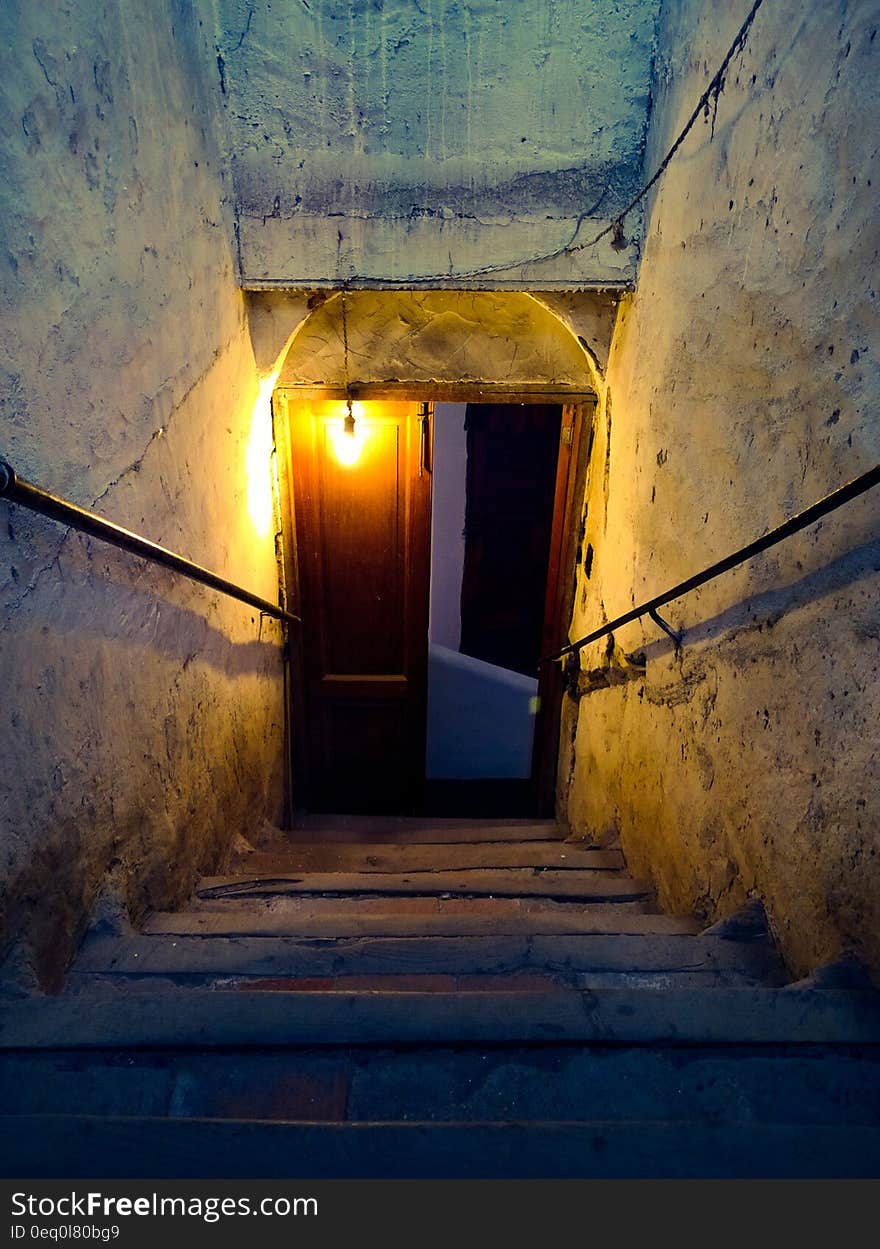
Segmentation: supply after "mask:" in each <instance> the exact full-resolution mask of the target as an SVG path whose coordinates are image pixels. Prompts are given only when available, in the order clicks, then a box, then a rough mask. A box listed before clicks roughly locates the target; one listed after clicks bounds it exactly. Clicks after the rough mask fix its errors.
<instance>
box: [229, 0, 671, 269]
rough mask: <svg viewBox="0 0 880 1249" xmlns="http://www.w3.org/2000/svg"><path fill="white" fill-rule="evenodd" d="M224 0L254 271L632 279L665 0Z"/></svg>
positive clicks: (237, 164)
mask: <svg viewBox="0 0 880 1249" xmlns="http://www.w3.org/2000/svg"><path fill="white" fill-rule="evenodd" d="M216 4H217V20H218V29H217V81H218V85H219V88H220V92H221V94H222V96H223V99H224V102H225V106H226V115H227V120H228V124H229V130H230V146H231V150H232V167H233V173H234V182H235V193H236V201H237V208H238V229H239V246H240V262H241V272H242V277H243V281H244V283H245V285H248V284H250V283H260V282H278V283H281V284H285V285H292V286H312V285H330V286H332V285H338V284H339V282H340V281H341V280H343V279H351V278H355V277H357V276H360V277H363V278H366V279H376V280H380V281H381V280H389V281H396V282H402V283H403V284H404V285H405V284H406V279H407V276H408V275H413V276H419V277H424V276H427V275H439V276H438V277H437V280H436V283H435V284H436V285H438V286H440V285H443V284H444V281H445V275H447V274H449V273H450V272H453V271H463V272H469V271H471V270H473V269H480V268H482V267H483V266H484V265H486V264H487V263H491V264H496V265H497V264H504V265H507V266H508V267H507V268H506V270H505V272H503V273H500V274H489V275H479V274H476V275H474V277H473V278H472V279H470V285H472V286H473V285H476V286H483V285H485V286H496V285H499V284H500V285H502V286H505V285H506V286H509V287H512V288H513V289H540V288H542V287H544V288H549V287H551V286H553V285H556V284H558V285H560V286H561V287H563V288H564V289H571V288H572V287H577V286H578V285H581V284H583V283H587V284H589V283H597V282H602V281H606V282H611V283H614V282H617V283H626V282H628V281H630V280H631V279H632V278H633V276H634V264H635V260H636V256H637V247H636V242H635V241H634V240H637V238H638V220H637V215H636V216H634V218H633V220H631V221H630V223H629V225H630V230H629V234H630V242H629V244H628V245H627V246H625V247H624V248H623V249H621V250H615V249H614V248H612V247H611V246H610V239H609V237H606V238H605V239H604V240H603V241H602V242H601V243H600V244H598V245H596V246H595V247H592V248H589V249H586V250H584V251H582V252H578V253H575V254H574V255H572V256H562V257H559V258H557V259H555V260H549V261H546V262H543V263H541V264H522V263H521V261H523V260H524V259H526V258H528V257H531V256H535V255H543V254H546V253H548V252H551V251H553V250H554V249H557V248H561V247H562V246H564V245H565V244H567V243H568V242H570V241H571V240H572V238H573V237H574V235H575V233H576V232H577V231H578V222H579V219H580V221H581V227H580V231H579V233H578V240H579V241H583V240H589V239H590V238H592V237H593V235H595V234H596V233H598V230H599V229H601V228H602V227H603V226H604V225H606V224H607V223H608V221H609V220H610V218H611V217H612V216H613V214H614V212H615V211H616V210H619V209H620V208H621V207H622V206H623V205H624V204H625V203H626V202H627V200H628V199H629V197H630V196H631V195H632V194H633V192H634V191H635V189H636V187H637V185H638V181H639V177H640V174H641V159H642V150H643V144H644V136H645V127H646V121H647V112H648V98H649V96H648V91H649V81H650V70H651V58H652V55H653V50H654V34H655V24H656V16H657V9H658V0H616V2H615V3H614V4H607V3H602V4H587V5H585V4H582V3H580V2H579V0H552V2H551V0H548V2H547V3H544V4H535V3H533V2H532V0H363V2H359V3H349V2H348V0H346V2H345V3H343V2H342V0H322V2H321V3H320V4H301V3H294V4H276V5H271V4H267V3H266V2H265V0H216ZM452 284H453V285H461V283H460V282H458V283H456V282H455V281H454V280H453V281H452Z"/></svg>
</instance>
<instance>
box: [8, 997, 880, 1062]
mask: <svg viewBox="0 0 880 1249" xmlns="http://www.w3.org/2000/svg"><path fill="white" fill-rule="evenodd" d="M510 999H511V995H510V994H509V993H505V992H498V991H492V992H474V993H466V994H463V993H444V992H437V993H419V992H414V993H412V992H396V991H388V992H365V993H352V992H329V993H327V992H302V993H286V992H273V993H263V992H252V991H247V990H242V991H232V992H223V991H219V990H210V989H198V988H195V989H194V988H184V989H180V990H179V991H177V992H176V993H175V992H167V991H154V992H150V991H148V990H147V991H144V990H141V989H136V990H131V991H127V992H126V993H125V995H124V1003H125V1008H124V1010H120V1009H119V1001H120V995H119V994H106V995H102V994H80V995H75V994H71V995H62V996H59V997H47V998H38V999H24V1000H16V1001H14V1002H11V1003H10V1004H9V1005H8V1006H7V1008H6V1010H5V1011H4V1013H3V1015H2V1017H0V1049H4V1050H9V1049H20V1048H32V1047H36V1048H68V1049H69V1048H82V1047H87V1048H89V1047H95V1046H100V1047H107V1046H130V1047H132V1048H134V1049H137V1048H141V1047H145V1046H146V1047H149V1046H168V1047H172V1048H175V1047H188V1046H198V1047H218V1046H234V1045H241V1046H251V1045H256V1046H260V1047H271V1046H273V1045H303V1044H311V1043H315V1044H334V1045H340V1044H422V1043H425V1042H430V1043H433V1044H436V1043H439V1042H450V1043H454V1042H467V1041H473V1042H479V1041H482V1042H496V1043H497V1042H511V1041H523V1042H525V1041H562V1040H566V1041H600V1042H603V1043H605V1044H621V1043H631V1042H638V1043H652V1042H665V1041H676V1042H679V1043H681V1042H684V1041H695V1042H701V1043H707V1044H717V1043H724V1044H727V1043H744V1042H753V1043H768V1042H776V1043H787V1042H799V1043H815V1044H821V1043H849V1044H877V1043H880V994H878V993H876V992H874V991H870V992H869V991H865V990H830V989H824V990H822V989H820V990H817V989H811V990H799V989H792V988H787V989H786V988H784V989H778V988H765V987H761V988H751V987H750V988H713V989H711V990H709V991H706V990H705V989H677V988H675V989H670V990H667V991H663V992H657V991H656V990H653V989H644V988H634V989H628V988H610V989H596V990H588V991H576V990H573V989H561V990H558V991H552V992H533V993H532V992H530V993H522V994H520V995H518V1003H517V1009H516V1010H514V1011H512V1010H511V1009H510Z"/></svg>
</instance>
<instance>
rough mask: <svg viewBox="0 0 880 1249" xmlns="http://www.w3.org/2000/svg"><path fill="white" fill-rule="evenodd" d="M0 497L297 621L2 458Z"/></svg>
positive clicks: (265, 612) (296, 619) (269, 612)
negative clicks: (64, 496)
mask: <svg viewBox="0 0 880 1249" xmlns="http://www.w3.org/2000/svg"><path fill="white" fill-rule="evenodd" d="M0 499H8V500H9V502H10V503H18V504H19V505H20V506H21V507H27V508H30V510H31V511H32V512H39V513H40V515H41V516H48V517H49V519H50V520H57V521H60V523H61V524H63V525H69V526H70V527H71V528H72V529H78V530H79V531H80V532H81V533H87V534H90V535H91V537H93V538H100V539H101V541H102V542H109V543H110V545H111V546H117V547H119V548H120V549H121V550H123V551H128V552H129V553H130V554H132V555H137V556H139V557H140V558H141V559H147V560H150V561H151V562H152V563H154V564H161V565H162V567H163V568H170V569H172V570H173V571H174V572H178V573H180V574H181V575H182V576H184V577H188V578H189V579H190V581H198V582H200V583H201V584H202V585H206V586H209V587H210V588H211V589H212V590H219V591H220V593H221V594H227V595H228V596H229V597H230V598H234V599H238V600H239V602H241V603H247V604H248V605H249V606H250V607H256V608H257V609H258V610H259V611H260V612H261V613H262V614H263V615H265V616H272V617H273V618H274V619H275V620H284V621H287V622H288V623H289V624H299V623H300V618H299V616H295V615H294V614H293V612H289V611H285V610H284V608H283V607H279V606H278V605H277V603H270V602H269V600H268V599H265V598H260V596H259V595H258V594H251V592H250V590H245V589H243V588H242V586H240V585H236V584H235V582H234V581H227V579H226V578H225V577H219V576H218V575H217V573H214V572H211V571H209V569H207V568H202V566H201V564H194V563H193V561H192V560H189V559H186V558H185V557H184V556H183V555H177V554H175V552H174V551H169V550H168V548H167V547H164V546H160V545H159V544H158V542H151V541H150V540H149V539H148V538H142V537H140V536H139V535H138V534H136V533H132V532H131V530H130V529H123V527H122V526H121V525H117V524H115V523H114V522H113V521H112V520H105V519H104V517H103V516H98V515H96V513H94V512H90V511H88V510H87V509H86V508H84V507H79V506H78V505H77V504H76V503H71V502H70V501H69V500H68V499H62V498H59V496H58V495H55V494H50V493H49V491H48V490H43V489H41V488H40V487H39V486H35V485H34V484H33V482H31V481H27V480H25V478H23V477H19V476H18V474H17V473H16V472H15V470H14V469H13V467H12V465H11V464H9V463H7V461H6V460H2V459H0Z"/></svg>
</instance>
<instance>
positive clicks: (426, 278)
mask: <svg viewBox="0 0 880 1249" xmlns="http://www.w3.org/2000/svg"><path fill="white" fill-rule="evenodd" d="M763 3H764V0H753V3H752V7H751V8H750V9H749V12H748V14H747V16H746V19H745V21H744V22H743V24H742V25H741V26H740V28H739V30H738V31H737V33H736V36H735V37H734V40H733V43H731V45H730V47H729V48H728V49H727V53H726V55H725V57H724V59H723V61H722V62H721V64H720V65H719V67H718V69H717V70H716V71H715V73H714V74H713V76H712V78H711V80H710V82H709V85H708V86H707V87H706V90H705V91H704V92H703V94H702V95H701V96H700V98H699V100H698V101H697V103H696V105H695V106H694V109H693V112H692V113H691V115H690V117H688V119H687V121H686V122H685V124H684V126H683V127H682V129H681V131H680V132H679V134H678V137H677V138H676V140H675V142H674V143H673V144H672V146H671V147H670V149H669V151H668V152H667V153H666V155H665V156H664V157H663V160H662V161H661V162H660V164H659V165H658V166H657V169H656V170H655V171H654V173H653V174H652V176H651V177H650V178H649V179H648V181H647V182H645V183H644V184H643V186H642V187H641V188H640V189H639V190H638V191H637V192H636V194H635V195H634V196H633V197H632V199H631V200H630V201H629V202H628V203H627V204H626V205H625V206H624V207H623V208H622V209H621V210H620V212H619V213H616V214H615V215H614V217H613V218H612V219H611V221H610V222H609V223H608V225H607V226H605V228H604V229H602V230H600V231H599V233H598V234H597V235H596V236H595V237H594V238H591V239H590V240H589V242H586V243H579V242H578V241H577V238H578V235H579V234H580V232H581V227H582V225H583V223H584V221H585V219H586V217H587V215H588V212H589V210H587V212H585V213H581V214H580V216H579V217H578V219H577V224H576V226H575V229H574V233H573V234H572V236H571V238H570V239H569V240H568V242H567V243H563V244H562V245H561V246H560V247H557V248H555V249H554V250H553V251H549V252H541V253H539V254H537V255H533V256H526V257H523V258H521V259H520V260H511V261H505V262H504V263H500V264H498V263H496V264H490V265H481V266H480V267H479V268H476V269H463V270H458V271H457V272H452V271H450V272H447V273H426V274H413V273H410V274H407V275H406V276H404V277H401V278H395V279H394V282H395V285H400V284H406V285H411V286H421V285H424V284H426V283H434V282H449V281H461V280H464V279H467V278H480V277H488V276H489V275H491V274H494V273H506V272H508V271H509V270H510V269H521V268H527V267H528V266H529V265H535V264H544V263H546V262H547V261H550V260H557V259H558V258H559V257H560V256H570V255H573V254H574V253H575V252H579V251H585V250H586V249H588V248H590V247H595V246H596V244H597V243H599V242H601V240H602V239H603V238H605V237H606V235H608V234H611V235H612V241H611V246H612V247H615V248H616V249H620V248H622V247H625V246H626V239H625V237H624V234H623V222H624V219H625V218H626V217H627V216H628V215H629V213H631V212H632V210H633V209H634V208H635V207H636V206H637V205H638V204H640V203H641V201H642V200H643V199H644V198H645V196H646V195H647V194H648V192H649V191H650V190H651V188H652V187H653V186H655V185H656V183H657V182H658V181H659V179H660V178H661V177H662V176H663V174H664V173H665V172H666V170H667V168H668V166H669V164H670V162H671V161H672V160H673V159H674V157H675V155H676V153H677V152H678V150H679V148H680V147H681V145H682V143H684V141H685V139H686V138H687V136H688V135H689V134H690V132H691V130H692V129H693V127H694V124H695V123H696V120H697V118H698V117H699V116H700V114H701V113H702V114H703V115H704V117H705V118H706V120H707V121H708V120H709V108H710V105H712V106H713V110H714V111H713V118H712V127H713V133H714V126H715V121H714V114H715V113H717V110H718V97H719V96H720V95H721V92H722V91H723V90H724V81H725V77H726V75H727V70H728V67H729V66H730V62H731V61H732V60H733V58H734V57H735V56H736V55H737V54H738V53H740V52H742V50H743V48H744V47H745V44H746V40H747V39H748V36H749V31H750V29H751V26H752V23H753V22H754V20H755V16H756V15H757V12H758V10H759V9H760V7H761V5H762V4H763ZM380 280H381V281H387V280H388V279H387V278H382V279H378V278H369V277H366V276H364V275H361V274H357V275H351V276H349V277H348V278H347V279H346V281H345V282H343V283H341V286H340V289H342V290H346V289H349V288H350V287H351V286H352V284H353V283H355V282H370V281H380Z"/></svg>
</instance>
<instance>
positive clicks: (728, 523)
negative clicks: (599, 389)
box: [568, 0, 880, 970]
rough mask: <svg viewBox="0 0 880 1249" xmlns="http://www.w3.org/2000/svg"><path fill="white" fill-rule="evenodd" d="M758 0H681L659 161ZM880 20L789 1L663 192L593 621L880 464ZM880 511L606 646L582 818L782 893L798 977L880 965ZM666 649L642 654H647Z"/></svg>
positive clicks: (732, 880)
mask: <svg viewBox="0 0 880 1249" xmlns="http://www.w3.org/2000/svg"><path fill="white" fill-rule="evenodd" d="M747 7H748V6H747V5H746V4H745V3H743V4H737V5H731V6H718V5H706V4H704V3H702V0H670V2H669V3H667V4H666V5H665V6H664V20H663V25H662V29H661V35H660V57H659V60H658V66H657V82H656V89H655V102H654V110H653V121H652V129H651V133H650V137H649V151H648V166H649V168H653V167H654V165H655V163H656V161H657V160H658V159H659V158H660V156H661V155H662V154H663V152H664V151H665V150H666V148H667V147H668V145H669V144H670V142H671V141H672V139H673V138H674V137H675V135H676V134H677V133H678V130H679V129H680V127H681V125H682V124H683V123H684V121H685V119H686V118H687V116H688V114H689V112H690V110H691V109H692V107H693V105H694V103H695V101H696V99H697V98H698V97H699V95H700V92H701V91H702V90H703V88H704V87H705V85H706V83H707V82H708V80H709V77H710V76H711V74H712V73H713V72H714V69H715V67H716V66H717V65H718V64H719V63H720V61H721V58H722V56H723V54H724V52H725V51H726V49H727V47H728V45H729V43H730V41H731V39H732V38H733V36H734V34H735V32H736V30H737V28H738V26H739V23H740V21H741V20H742V18H743V17H744V15H745V12H746V10H747ZM878 29H880V9H878V6H877V5H876V4H875V3H867V4H866V3H841V2H840V0H835V2H834V3H829V4H823V5H819V4H811V5H806V6H804V5H802V4H800V3H798V0H774V3H773V4H769V3H768V4H765V5H764V6H763V8H762V9H761V10H760V12H759V13H758V16H757V17H756V20H755V23H754V27H753V31H752V34H751V37H750V39H749V42H748V45H747V47H746V49H745V52H744V54H743V55H742V56H741V57H738V58H736V59H735V60H734V62H733V65H732V67H731V72H730V75H729V77H728V80H727V83H726V88H725V91H724V93H723V95H722V96H721V98H720V100H719V102H718V109H717V117H716V118H715V120H714V134H713V129H712V124H711V120H710V122H709V123H706V124H704V123H703V122H702V120H701V121H700V122H698V124H697V127H696V129H695V131H694V132H693V133H692V134H691V136H690V137H689V138H688V139H687V141H686V143H685V146H684V147H683V149H682V150H681V153H680V154H679V156H678V157H677V158H676V159H675V161H674V162H673V164H672V165H671V166H670V168H669V171H668V172H667V174H666V175H665V177H664V178H663V180H662V181H661V183H660V185H659V189H658V190H657V192H656V194H655V195H654V197H653V199H652V200H651V202H650V204H649V205H648V220H647V233H646V241H645V246H644V256H643V261H642V265H641V271H640V276H639V281H638V287H637V291H636V293H635V295H634V297H632V299H631V300H627V301H626V302H625V303H624V305H623V306H622V308H621V311H620V314H619V320H618V325H617V329H616V333H615V337H614V341H613V344H612V349H611V353H610V360H609V365H608V373H607V381H608V390H607V393H606V395H605V396H604V403H603V405H602V407H601V409H600V412H599V415H598V422H597V430H596V438H595V443H594V447H593V453H592V460H591V466H590V479H589V485H588V494H587V506H588V512H587V526H586V534H585V551H586V552H587V556H588V559H587V562H588V563H591V568H590V575H589V578H587V577H586V576H585V574H584V572H582V573H581V579H580V583H579V590H578V596H577V605H576V610H575V616H574V621H573V626H572V636H577V635H581V634H584V633H586V632H587V631H588V630H589V629H590V628H591V627H594V626H595V625H596V624H597V623H598V622H600V621H601V620H603V619H606V620H607V619H610V618H612V617H613V616H615V615H617V614H619V613H621V612H622V611H625V610H626V609H627V608H628V607H630V606H631V605H633V603H634V602H635V601H637V600H639V599H642V598H646V597H648V596H649V595H651V594H654V593H658V592H660V591H662V590H663V589H665V588H667V586H669V585H671V584H674V583H675V582H676V581H678V580H680V579H682V578H683V577H684V576H686V575H688V574H690V573H692V572H694V571H696V570H697V569H698V568H700V567H702V566H704V565H706V564H708V563H710V562H711V561H713V560H715V559H717V558H719V557H721V556H723V555H724V554H726V553H727V552H728V551H730V550H731V549H733V548H734V547H736V546H738V545H740V544H742V543H744V542H746V541H748V540H749V539H751V538H753V537H755V536H757V535H759V534H760V533H762V532H764V531H765V530H766V529H768V528H770V527H772V526H773V525H775V524H777V523H779V522H780V521H782V520H783V519H785V518H786V517H787V516H789V515H791V514H792V513H793V512H795V511H797V510H799V509H800V508H802V507H803V506H806V505H808V504H810V503H811V502H813V501H814V500H815V499H817V498H818V497H820V496H821V495H823V494H825V493H827V492H828V491H829V490H830V489H832V488H833V487H835V486H837V485H839V484H841V483H843V482H844V481H846V480H848V479H850V478H851V477H853V476H855V475H856V474H857V473H859V472H860V471H863V470H865V469H866V468H868V467H870V466H871V465H872V464H874V463H875V462H876V461H877V459H878V452H880V424H878V419H877V412H878V390H880V364H878V340H877V309H876V300H877V252H878V235H877V229H876V219H874V220H872V217H873V216H874V214H875V213H876V204H877V186H876V185H874V186H872V181H875V180H876V176H877V175H876V168H877V139H878V134H880V117H878V96H877V91H876V83H877V74H878V52H880V39H877V38H875V35H876V33H877V31H878ZM877 508H878V498H877V497H876V492H874V494H873V495H869V496H867V497H864V498H863V499H862V500H861V501H858V502H856V503H853V504H851V505H849V506H848V507H847V508H846V510H845V511H842V512H839V513H837V514H835V515H834V516H833V517H831V518H829V519H827V520H825V521H824V522H823V523H822V524H821V525H819V526H816V527H814V528H812V529H810V530H809V531H807V532H806V533H805V534H803V535H801V536H799V537H797V538H795V539H792V540H790V541H789V542H788V543H787V544H785V545H784V546H783V547H780V548H776V549H775V550H774V551H772V552H770V553H768V554H766V555H764V556H762V557H759V558H758V559H756V560H754V561H753V562H751V563H750V564H748V565H746V566H744V567H742V568H740V569H739V570H737V571H736V572H733V573H730V574H728V575H726V576H725V577H724V578H723V579H722V580H720V581H718V582H716V583H714V584H712V585H711V586H708V587H706V588H704V589H703V590H702V591H700V592H698V593H693V594H690V595H689V596H687V598H685V599H682V600H680V601H679V602H678V603H676V604H675V605H673V606H671V607H670V608H669V609H668V611H667V616H668V618H669V620H670V621H671V623H672V624H673V625H675V626H676V627H677V628H682V629H684V630H685V644H684V649H683V651H682V653H681V654H680V655H679V656H677V655H676V654H675V653H674V651H673V648H672V645H671V643H670V642H669V641H668V640H667V639H666V638H665V637H664V636H663V634H662V633H660V631H659V630H658V629H656V628H655V627H654V626H653V625H652V624H651V623H650V621H646V622H645V623H644V625H639V624H634V625H630V626H628V627H627V628H625V629H622V630H621V631H620V633H619V635H618V636H617V637H616V638H615V642H616V644H617V646H618V648H619V652H618V655H617V656H616V657H615V658H616V660H617V661H618V662H616V663H615V664H613V665H609V662H608V660H607V658H606V655H605V649H604V645H599V646H595V647H593V648H591V649H590V650H589V651H587V652H585V653H584V654H583V659H582V670H583V671H582V677H581V686H582V689H583V690H584V693H583V696H582V697H581V699H580V703H579V716H578V721H577V735H576V744H575V751H574V755H573V758H572V759H571V760H570V762H571V764H572V771H571V775H570V785H569V789H568V812H569V816H570V818H571V820H572V822H573V824H574V826H575V827H576V828H577V829H578V830H579V831H581V832H582V833H585V834H586V835H588V836H602V835H606V834H608V833H610V832H613V831H615V830H618V831H619V832H620V834H621V836H622V839H623V845H624V848H625V850H626V853H627V856H628V860H629V863H630V866H631V868H632V870H633V871H634V872H635V873H637V874H645V875H647V876H649V877H650V878H651V879H653V881H654V882H655V883H656V885H657V887H658V890H659V894H660V898H661V900H662V902H663V904H664V905H665V906H667V907H670V908H673V909H677V910H683V911H690V910H697V911H698V912H701V913H703V914H704V915H705V916H706V917H707V918H712V917H715V916H718V915H723V914H725V913H728V912H730V911H731V910H733V909H734V908H735V907H736V906H737V905H738V904H739V903H741V902H742V901H743V900H744V898H745V897H746V896H747V895H754V896H759V897H761V898H763V899H764V900H765V902H766V904H767V907H768V909H769V913H770V917H771V921H772V923H773V925H774V928H775V930H776V932H777V934H778V936H779V938H780V939H781V942H782V947H783V949H784V951H785V952H786V954H787V956H788V958H789V960H790V962H791V964H792V966H793V967H794V968H795V969H797V970H805V969H807V968H810V967H811V966H813V965H815V964H816V963H818V962H819V961H822V960H824V959H827V958H830V957H832V956H833V955H834V954H835V953H836V952H837V951H838V950H839V949H840V948H841V947H842V946H847V945H854V946H855V947H856V949H857V950H858V951H860V952H861V953H862V954H863V955H864V956H865V957H867V959H868V960H869V961H870V963H871V964H872V965H873V967H874V968H878V967H880V852H878V851H880V843H878V836H880V834H878V830H880V767H878V732H877V726H878V723H880V682H878V659H880V655H878V642H880V594H878V590H880V586H878V577H877V572H878V569H880V539H878V528H877ZM588 548H592V551H591V552H590V550H589V549H588ZM590 556H591V558H590ZM639 651H642V652H644V657H645V660H646V667H645V669H644V671H643V672H642V670H641V669H640V668H638V667H630V668H627V666H626V664H625V663H621V662H620V654H621V653H629V654H632V653H634V652H639ZM610 667H613V668H614V671H610V670H609V669H610ZM590 672H592V673H593V675H592V676H591V677H590V676H588V675H587V674H588V673H590ZM590 691H592V692H590Z"/></svg>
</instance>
